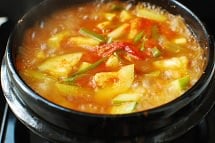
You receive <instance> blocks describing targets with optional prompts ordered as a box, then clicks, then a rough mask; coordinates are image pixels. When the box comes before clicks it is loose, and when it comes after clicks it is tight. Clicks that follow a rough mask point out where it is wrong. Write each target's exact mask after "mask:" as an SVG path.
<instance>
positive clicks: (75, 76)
mask: <svg viewBox="0 0 215 143" xmlns="http://www.w3.org/2000/svg"><path fill="white" fill-rule="evenodd" d="M106 59H107V57H104V58H102V59H100V60H98V61H96V62H95V63H93V64H91V65H89V66H87V67H86V68H84V69H82V70H79V71H77V72H75V73H74V74H72V75H71V76H70V77H69V78H66V79H64V81H65V82H74V81H75V80H76V79H77V78H79V77H82V76H84V75H86V73H87V72H88V71H90V70H92V69H95V68H96V67H98V66H99V65H100V64H102V63H103V62H104V61H105V60H106Z"/></svg>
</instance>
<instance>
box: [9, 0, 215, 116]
mask: <svg viewBox="0 0 215 143" xmlns="http://www.w3.org/2000/svg"><path fill="white" fill-rule="evenodd" d="M48 1H50V0H45V1H43V2H41V3H40V4H38V5H37V6H36V7H34V8H33V9H31V10H30V11H29V12H27V13H26V14H25V15H24V16H23V17H22V18H21V19H20V20H19V21H18V23H17V24H16V27H15V28H14V30H13V32H12V34H11V35H10V37H9V40H8V43H7V48H6V58H7V59H8V63H7V64H8V67H9V69H10V71H11V73H12V75H13V77H14V79H15V80H16V82H17V83H18V84H19V85H20V86H21V88H22V89H23V90H24V91H25V92H26V93H27V94H29V95H30V96H31V97H32V98H34V99H35V100H37V101H40V102H41V103H44V104H46V105H47V106H50V107H51V108H54V109H57V110H60V111H61V112H66V113H72V114H79V115H83V116H91V117H99V118H104V117H106V118H118V117H129V116H139V115H142V114H144V115H145V116H148V115H155V114H162V112H166V111H168V109H169V108H175V106H176V105H178V106H180V108H178V109H177V110H180V109H181V108H182V107H184V106H185V105H187V104H188V103H189V102H191V101H192V100H194V99H195V98H197V97H198V96H199V95H198V94H195V93H196V91H195V90H197V89H198V88H199V87H201V89H202V88H205V87H206V86H207V85H208V84H209V82H210V80H211V78H212V76H213V75H214V71H215V64H214V61H215V56H214V55H215V52H214V48H213V47H214V43H213V40H212V38H211V37H210V36H209V34H208V32H207V30H206V27H205V25H204V24H203V23H202V22H201V21H200V19H199V18H198V17H197V16H196V15H195V14H194V13H193V12H192V11H191V10H189V9H188V8H187V7H185V6H184V5H183V4H181V3H179V2H178V1H175V0H162V1H165V2H166V3H168V4H170V5H171V6H173V7H174V6H175V7H179V8H180V9H181V10H183V11H185V12H186V13H187V14H189V15H191V16H192V17H193V19H194V20H195V21H196V22H197V23H198V24H199V25H200V27H201V28H202V32H203V33H204V36H205V39H206V40H207V41H204V42H205V43H206V45H207V46H208V47H206V48H207V50H206V51H207V53H206V54H207V55H206V56H207V62H206V67H205V70H204V73H203V74H202V75H201V77H200V78H199V80H198V81H197V82H196V83H195V84H194V85H193V86H192V87H191V88H190V89H189V90H188V91H186V92H185V93H184V94H182V95H181V96H180V97H178V98H176V99H174V100H172V101H170V102H168V103H166V104H163V105H161V106H158V107H155V108H153V109H149V110H143V111H139V112H134V113H129V114H116V115H115V114H97V113H88V112H82V111H77V110H73V109H69V108H66V107H63V106H60V105H58V104H55V103H53V102H51V101H49V100H47V99H46V98H44V97H42V96H40V95H39V94H38V93H37V92H36V91H34V90H33V89H32V88H31V87H30V86H29V85H27V84H26V82H25V81H24V80H23V79H22V78H21V77H20V75H19V73H18V71H17V70H16V68H15V65H14V61H13V51H12V48H13V47H14V44H13V40H14V38H15V37H16V32H17V29H18V28H19V27H20V26H21V25H22V23H23V21H25V19H26V18H28V17H29V15H31V12H32V11H34V10H35V9H38V8H39V7H41V6H43V5H45V4H46V3H48ZM143 1H144V0H143ZM147 2H148V0H147ZM167 11H168V10H167ZM16 48H18V47H16ZM201 89H198V90H201ZM170 114H172V113H169V114H167V115H166V116H169V115H170Z"/></svg>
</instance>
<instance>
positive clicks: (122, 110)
mask: <svg viewBox="0 0 215 143" xmlns="http://www.w3.org/2000/svg"><path fill="white" fill-rule="evenodd" d="M136 105H137V103H136V102H125V103H123V104H120V105H115V106H113V107H112V109H111V111H110V113H111V114H126V113H132V112H133V111H135V108H136Z"/></svg>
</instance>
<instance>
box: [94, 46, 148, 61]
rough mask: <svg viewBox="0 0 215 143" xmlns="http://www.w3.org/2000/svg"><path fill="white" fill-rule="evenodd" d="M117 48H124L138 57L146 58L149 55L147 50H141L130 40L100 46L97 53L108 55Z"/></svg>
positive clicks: (103, 55)
mask: <svg viewBox="0 0 215 143" xmlns="http://www.w3.org/2000/svg"><path fill="white" fill-rule="evenodd" d="M117 50H124V51H125V52H127V53H129V54H131V55H133V57H134V58H136V59H145V58H146V57H148V56H149V55H148V53H147V52H145V51H144V52H143V51H140V49H138V48H136V47H135V46H134V45H132V44H131V43H128V42H114V43H108V44H104V45H101V46H98V47H97V54H98V55H99V56H102V57H106V56H109V55H112V54H113V53H114V52H115V51H117Z"/></svg>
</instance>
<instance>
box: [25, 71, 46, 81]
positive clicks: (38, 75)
mask: <svg viewBox="0 0 215 143" xmlns="http://www.w3.org/2000/svg"><path fill="white" fill-rule="evenodd" d="M23 74H24V75H25V76H27V77H30V78H31V79H36V80H45V79H48V78H50V77H49V76H48V75H46V74H44V73H42V72H39V71H36V70H30V69H29V70H24V72H23Z"/></svg>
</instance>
